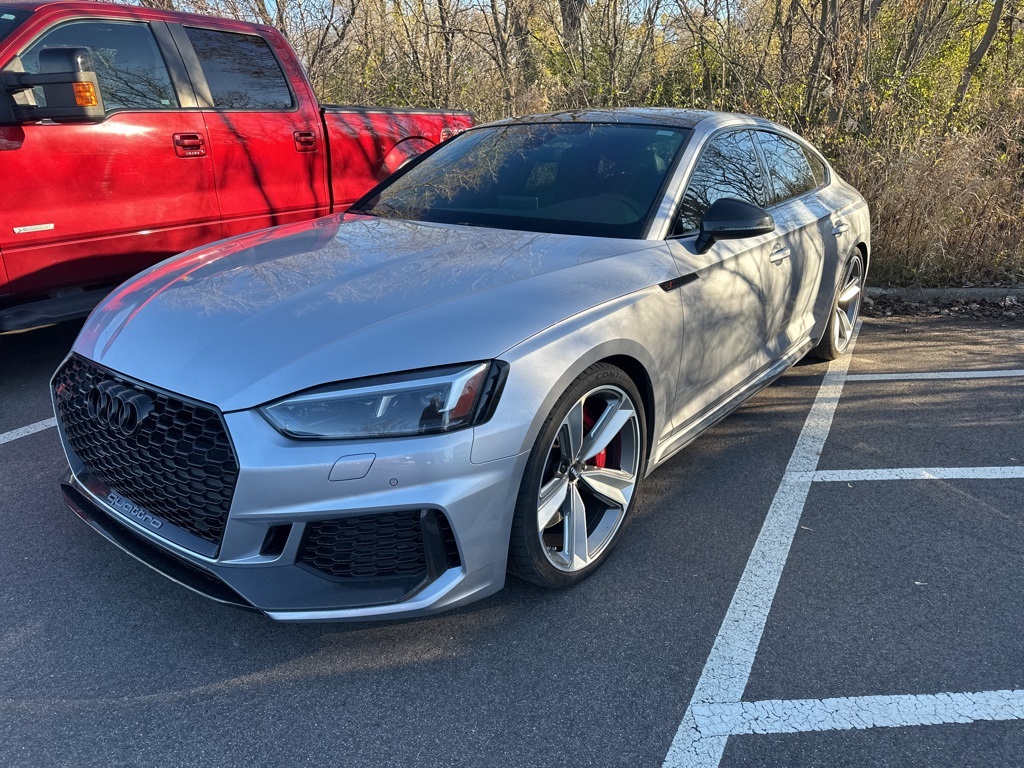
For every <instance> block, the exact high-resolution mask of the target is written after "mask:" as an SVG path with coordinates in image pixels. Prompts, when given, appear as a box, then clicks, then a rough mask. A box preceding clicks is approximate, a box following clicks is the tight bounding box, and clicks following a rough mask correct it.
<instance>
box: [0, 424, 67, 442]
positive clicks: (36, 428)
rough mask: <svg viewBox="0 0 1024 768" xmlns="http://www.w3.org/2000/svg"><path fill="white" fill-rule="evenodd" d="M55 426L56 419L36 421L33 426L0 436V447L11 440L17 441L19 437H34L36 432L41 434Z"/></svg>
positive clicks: (13, 430)
mask: <svg viewBox="0 0 1024 768" xmlns="http://www.w3.org/2000/svg"><path fill="white" fill-rule="evenodd" d="M56 426H57V420H56V419H43V420H42V421H37V422H36V423H35V424H29V425H28V426H27V427H19V428H18V429H12V430H11V431H10V432H4V433H3V434H0V445H3V444H4V443H9V442H11V441H12V440H17V439H18V438H19V437H28V436H29V435H34V434H35V433H36V432H42V431H43V430H44V429H49V428H50V427H56Z"/></svg>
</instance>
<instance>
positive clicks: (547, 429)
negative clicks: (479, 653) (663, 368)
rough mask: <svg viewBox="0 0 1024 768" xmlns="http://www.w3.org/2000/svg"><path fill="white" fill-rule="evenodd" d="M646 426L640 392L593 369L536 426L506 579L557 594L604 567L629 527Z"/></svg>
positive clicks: (607, 370)
mask: <svg viewBox="0 0 1024 768" xmlns="http://www.w3.org/2000/svg"><path fill="white" fill-rule="evenodd" d="M646 424H647V422H646V419H645V415H644V408H643V400H641V398H640V393H639V392H638V391H637V388H636V385H635V384H634V383H633V380H632V379H630V378H629V376H627V375H626V374H625V373H624V372H623V371H622V370H620V369H619V368H616V367H615V366H612V365H609V364H607V363H598V364H597V365H595V366H593V367H591V368H589V369H587V370H586V371H584V372H583V373H582V374H580V375H579V376H578V377H577V378H576V380H575V381H573V383H572V384H571V385H570V386H569V388H568V389H567V390H566V391H565V393H564V394H563V395H562V396H561V397H560V398H559V399H558V402H557V403H555V406H554V408H553V409H552V411H551V414H550V415H549V416H548V418H547V420H546V421H545V422H544V425H543V426H542V427H541V430H540V434H539V435H538V436H537V440H536V442H535V443H534V445H533V450H532V451H531V453H530V459H529V461H528V463H527V465H526V471H525V473H524V474H523V481H522V484H521V485H520V488H519V495H518V497H517V498H516V507H515V513H514V515H513V519H512V534H511V538H510V541H509V571H510V572H511V573H513V574H514V575H516V576H519V577H521V578H523V579H525V580H527V581H531V582H533V583H534V584H539V585H541V586H544V587H550V588H562V587H570V586H572V585H574V584H576V583H578V582H580V581H582V580H583V579H585V578H587V577H588V576H590V575H591V574H592V573H593V572H594V571H596V570H597V569H598V568H599V567H600V566H601V564H602V563H603V562H604V561H605V560H606V559H607V557H608V555H609V554H610V552H611V550H612V548H613V547H614V546H615V543H616V542H617V541H618V540H619V538H620V536H621V534H622V531H623V530H624V529H625V527H626V523H627V522H628V520H629V512H630V510H631V509H632V507H633V503H634V500H635V499H636V494H637V491H638V489H639V486H640V481H641V479H642V478H643V475H644V471H645V469H646V466H647V426H646ZM542 517H543V518H544V520H543V521H542V520H541V518H542Z"/></svg>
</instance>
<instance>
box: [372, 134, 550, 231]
mask: <svg viewBox="0 0 1024 768" xmlns="http://www.w3.org/2000/svg"><path fill="white" fill-rule="evenodd" d="M517 127H518V126H517ZM517 127H513V126H507V127H503V128H494V129H492V130H489V131H480V132H479V136H467V137H466V139H464V140H461V141H462V142H464V145H465V146H464V148H463V146H460V143H453V144H452V145H450V147H449V149H450V150H451V151H450V152H439V153H438V154H437V155H435V156H434V157H432V158H429V159H428V161H427V162H425V163H424V164H423V165H421V166H419V167H418V168H414V169H412V170H411V171H410V172H409V173H407V174H405V175H404V176H402V177H401V178H399V179H397V180H396V181H395V183H393V184H392V185H391V186H390V187H388V188H387V189H386V190H385V191H384V193H383V194H382V195H381V197H380V198H379V199H378V200H377V201H376V202H375V203H374V205H373V208H372V210H370V211H368V212H369V213H373V214H374V215H377V216H384V217H388V218H404V219H418V218H420V216H421V215H422V214H423V213H424V212H425V211H428V210H430V209H431V208H433V207H435V206H436V205H437V203H438V202H440V201H442V200H443V201H445V202H447V203H453V202H455V201H456V200H457V199H458V198H459V197H461V196H463V195H473V196H479V195H482V194H485V193H486V192H487V190H488V189H490V188H493V187H494V186H495V185H496V184H497V183H498V178H499V173H500V172H501V170H502V169H503V168H505V167H507V166H508V165H509V164H510V163H511V162H512V161H513V160H514V159H515V158H516V157H519V158H522V159H523V160H525V158H526V154H525V151H526V149H527V148H528V147H532V146H535V145H536V144H537V143H538V138H539V137H538V136H537V135H536V134H537V133H538V132H537V131H527V130H522V129H521V128H520V129H519V130H516V128H517ZM473 139H476V140H475V141H473Z"/></svg>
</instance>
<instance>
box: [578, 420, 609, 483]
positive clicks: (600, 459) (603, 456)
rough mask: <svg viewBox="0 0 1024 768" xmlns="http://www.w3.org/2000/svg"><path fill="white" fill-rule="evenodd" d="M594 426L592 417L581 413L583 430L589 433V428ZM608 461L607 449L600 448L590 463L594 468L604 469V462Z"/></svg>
mask: <svg viewBox="0 0 1024 768" xmlns="http://www.w3.org/2000/svg"><path fill="white" fill-rule="evenodd" d="M593 426H594V417H593V416H591V415H590V414H589V413H587V412H586V411H583V428H584V429H585V430H586V431H587V432H589V431H590V428H591V427H593ZM607 461H608V449H607V448H602V449H601V452H600V453H599V454H597V455H596V456H594V458H593V459H591V462H592V463H593V465H594V466H595V467H598V468H600V469H604V465H605V462H607Z"/></svg>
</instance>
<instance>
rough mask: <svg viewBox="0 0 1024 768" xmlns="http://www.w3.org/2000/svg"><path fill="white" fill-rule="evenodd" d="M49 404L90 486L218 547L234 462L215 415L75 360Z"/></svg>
mask: <svg viewBox="0 0 1024 768" xmlns="http://www.w3.org/2000/svg"><path fill="white" fill-rule="evenodd" d="M54 402H55V403H56V406H57V408H56V410H57V416H58V418H59V419H60V422H61V426H62V427H63V430H64V435H65V437H66V439H67V442H68V444H69V446H70V448H71V450H72V451H73V452H74V454H75V456H77V457H78V459H79V461H81V463H82V464H83V465H84V466H85V469H86V470H87V472H88V473H89V475H90V477H91V478H95V479H97V480H99V481H100V482H102V483H103V484H104V485H105V486H107V487H108V488H109V489H110V490H112V491H115V492H116V493H117V494H119V495H121V496H122V497H123V498H124V499H126V500H128V501H129V502H131V503H132V504H136V505H138V506H140V507H142V508H143V509H145V510H146V511H148V512H150V513H151V514H152V515H155V516H156V517H158V518H160V519H162V520H164V521H166V522H169V523H171V524H172V525H175V526H178V527H179V528H182V529H184V530H185V531H188V532H189V533H191V534H193V535H195V536H198V537H200V538H201V539H204V540H205V541H207V542H211V543H212V544H214V545H215V546H216V547H219V546H220V542H221V538H222V537H223V535H224V526H225V524H226V522H227V517H228V509H229V508H230V506H231V497H232V495H233V494H234V491H235V483H236V482H237V480H238V460H237V458H236V457H235V451H234V448H233V447H232V445H231V441H230V440H229V439H228V434H227V430H226V428H225V426H224V421H223V419H222V418H221V415H220V413H219V412H218V411H217V410H215V409H214V408H212V407H210V406H208V405H203V404H201V403H196V402H192V401H190V400H187V399H185V398H181V397H177V396H175V395H171V394H168V393H165V392H160V391H158V390H155V389H152V388H150V387H147V386H145V385H142V384H139V383H138V382H135V381H132V380H130V379H127V378H125V377H122V376H120V375H118V374H116V373H114V372H113V371H109V370H107V369H105V368H102V367H101V366H98V365H96V364H94V363H91V362H88V361H86V360H84V359H83V358H80V357H78V356H72V357H71V358H69V359H68V361H67V363H66V364H65V365H64V366H63V367H62V368H61V369H60V371H58V372H57V375H56V376H55V377H54Z"/></svg>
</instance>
